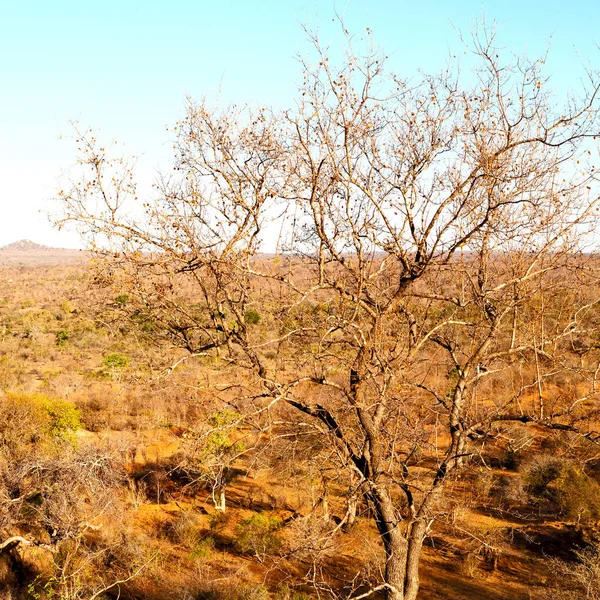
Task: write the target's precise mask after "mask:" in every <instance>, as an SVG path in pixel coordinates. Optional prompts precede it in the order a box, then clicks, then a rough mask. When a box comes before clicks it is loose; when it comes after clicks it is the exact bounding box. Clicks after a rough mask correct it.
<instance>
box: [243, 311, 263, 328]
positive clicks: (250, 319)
mask: <svg viewBox="0 0 600 600" xmlns="http://www.w3.org/2000/svg"><path fill="white" fill-rule="evenodd" d="M244 318H245V320H246V324H247V325H258V324H259V323H260V319H261V316H260V313H259V312H257V311H255V310H252V309H250V310H247V311H246V314H245V315H244Z"/></svg>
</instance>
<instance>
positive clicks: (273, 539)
mask: <svg viewBox="0 0 600 600" xmlns="http://www.w3.org/2000/svg"><path fill="white" fill-rule="evenodd" d="M282 527H283V521H282V520H281V519H280V518H279V517H274V516H270V515H264V514H256V515H252V516H251V517H248V518H247V519H243V520H242V521H241V522H240V523H239V524H238V526H237V527H236V529H235V546H236V548H237V549H238V551H239V552H241V553H242V554H254V555H255V556H261V555H265V554H274V553H275V552H277V551H278V550H279V548H281V545H282V541H281V538H280V537H279V535H278V531H279V530H280V529H281V528H282Z"/></svg>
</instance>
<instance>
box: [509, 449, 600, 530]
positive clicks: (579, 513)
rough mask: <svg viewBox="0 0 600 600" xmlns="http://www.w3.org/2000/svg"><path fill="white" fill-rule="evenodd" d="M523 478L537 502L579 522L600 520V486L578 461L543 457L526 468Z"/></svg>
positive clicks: (526, 489) (527, 489)
mask: <svg viewBox="0 0 600 600" xmlns="http://www.w3.org/2000/svg"><path fill="white" fill-rule="evenodd" d="M521 478H522V480H523V483H524V484H525V491H526V492H527V493H528V494H529V496H530V498H531V499H532V500H534V501H535V502H541V503H546V504H547V505H549V507H550V508H551V509H553V510H555V511H556V512H558V513H560V514H561V515H564V516H566V517H568V518H570V519H577V520H578V521H581V520H584V521H587V520H590V519H598V518H600V486H599V485H598V483H596V481H594V480H593V479H591V478H590V477H588V476H587V475H586V474H585V473H584V472H583V471H582V470H581V469H580V468H579V467H578V466H577V465H576V464H575V463H574V462H572V461H570V460H567V459H565V458H561V457H555V456H547V455H545V456H539V457H536V458H534V459H533V460H532V461H530V462H528V463H526V464H525V465H523V467H522V469H521Z"/></svg>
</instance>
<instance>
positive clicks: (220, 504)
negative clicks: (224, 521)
mask: <svg viewBox="0 0 600 600" xmlns="http://www.w3.org/2000/svg"><path fill="white" fill-rule="evenodd" d="M213 499H214V502H215V509H216V510H220V511H222V512H225V509H226V504H225V486H219V487H218V488H217V489H216V490H215V493H214V495H213Z"/></svg>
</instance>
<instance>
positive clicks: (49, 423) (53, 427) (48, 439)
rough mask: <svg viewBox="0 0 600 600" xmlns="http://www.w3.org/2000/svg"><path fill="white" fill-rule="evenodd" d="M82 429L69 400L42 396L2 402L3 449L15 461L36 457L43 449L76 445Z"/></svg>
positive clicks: (0, 434) (12, 397) (0, 429)
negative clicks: (76, 434)
mask: <svg viewBox="0 0 600 600" xmlns="http://www.w3.org/2000/svg"><path fill="white" fill-rule="evenodd" d="M80 428H81V420H80V413H79V410H78V409H77V408H76V407H75V406H73V405H72V404H71V403H70V402H67V401H66V400H61V399H59V398H51V397H48V396H45V395H43V394H8V395H6V396H5V397H4V398H0V448H3V449H4V451H5V452H7V453H8V454H9V455H10V456H12V457H13V458H19V457H23V456H25V455H27V454H30V453H37V449H38V448H39V447H40V446H42V447H46V449H49V448H60V447H62V446H63V445H64V444H65V443H68V444H71V445H74V444H75V440H76V437H75V433H76V432H77V430H78V429H80Z"/></svg>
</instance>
